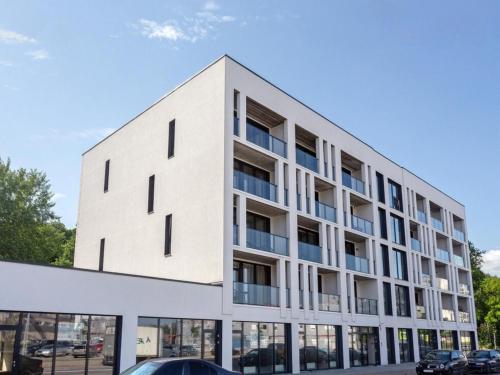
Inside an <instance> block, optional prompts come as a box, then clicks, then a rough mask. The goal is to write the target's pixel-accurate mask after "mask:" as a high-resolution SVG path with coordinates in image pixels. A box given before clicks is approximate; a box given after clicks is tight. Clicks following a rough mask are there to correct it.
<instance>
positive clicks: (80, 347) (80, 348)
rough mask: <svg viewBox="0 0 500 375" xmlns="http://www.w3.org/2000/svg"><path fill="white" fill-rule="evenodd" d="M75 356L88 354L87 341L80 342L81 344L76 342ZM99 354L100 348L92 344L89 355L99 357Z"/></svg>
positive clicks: (74, 347)
mask: <svg viewBox="0 0 500 375" xmlns="http://www.w3.org/2000/svg"><path fill="white" fill-rule="evenodd" d="M72 353H73V357H75V358H78V357H85V356H86V355H87V344H86V343H80V344H75V345H74V346H73V351H72ZM98 355H99V349H98V347H97V345H96V344H90V345H89V353H88V356H89V358H91V357H97V356H98Z"/></svg>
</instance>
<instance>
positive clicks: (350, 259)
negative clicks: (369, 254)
mask: <svg viewBox="0 0 500 375" xmlns="http://www.w3.org/2000/svg"><path fill="white" fill-rule="evenodd" d="M345 259H346V267H347V268H348V269H350V270H353V271H358V272H364V273H369V267H368V259H367V258H362V257H357V256H355V255H351V254H346V255H345Z"/></svg>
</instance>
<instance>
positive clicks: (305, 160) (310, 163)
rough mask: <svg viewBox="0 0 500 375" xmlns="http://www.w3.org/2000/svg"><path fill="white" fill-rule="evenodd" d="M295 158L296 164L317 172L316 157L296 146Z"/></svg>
mask: <svg viewBox="0 0 500 375" xmlns="http://www.w3.org/2000/svg"><path fill="white" fill-rule="evenodd" d="M295 160H296V161H297V164H299V165H302V166H303V167H306V168H307V169H310V170H311V171H313V172H316V173H318V169H319V168H318V159H316V158H315V157H314V156H312V155H311V154H308V153H307V152H304V151H302V150H301V149H299V148H296V149H295Z"/></svg>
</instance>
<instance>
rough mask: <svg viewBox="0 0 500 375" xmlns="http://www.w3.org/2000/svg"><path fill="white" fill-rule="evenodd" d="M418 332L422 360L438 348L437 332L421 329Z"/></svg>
mask: <svg viewBox="0 0 500 375" xmlns="http://www.w3.org/2000/svg"><path fill="white" fill-rule="evenodd" d="M417 332H418V348H419V352H420V359H422V358H424V357H425V356H426V355H427V353H429V352H430V351H431V350H435V349H437V348H438V344H437V332H436V331H435V330H433V329H419V330H418V331H417Z"/></svg>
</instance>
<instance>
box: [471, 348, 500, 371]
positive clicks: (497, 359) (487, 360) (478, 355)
mask: <svg viewBox="0 0 500 375" xmlns="http://www.w3.org/2000/svg"><path fill="white" fill-rule="evenodd" d="M468 362H469V364H468V366H467V368H468V369H469V372H480V373H486V374H489V373H491V372H495V371H500V352H498V351H497V350H473V351H472V352H471V353H470V354H469V356H468Z"/></svg>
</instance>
